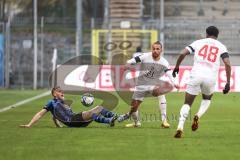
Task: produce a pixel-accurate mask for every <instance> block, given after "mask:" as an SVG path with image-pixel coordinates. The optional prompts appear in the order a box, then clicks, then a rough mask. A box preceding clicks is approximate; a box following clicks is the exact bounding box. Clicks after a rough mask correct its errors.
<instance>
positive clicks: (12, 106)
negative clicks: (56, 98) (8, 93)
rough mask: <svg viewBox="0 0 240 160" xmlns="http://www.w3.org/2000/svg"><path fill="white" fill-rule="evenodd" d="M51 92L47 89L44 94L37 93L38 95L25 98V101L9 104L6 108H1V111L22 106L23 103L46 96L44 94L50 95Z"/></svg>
mask: <svg viewBox="0 0 240 160" xmlns="http://www.w3.org/2000/svg"><path fill="white" fill-rule="evenodd" d="M49 94H50V91H47V92H44V93H42V94H40V95H37V96H34V97H31V98H28V99H25V100H23V101H20V102H17V103H15V104H13V105H10V106H7V107H4V108H2V109H0V113H1V112H5V111H7V110H9V109H12V108H16V107H18V106H21V105H23V104H26V103H29V102H32V101H34V100H37V99H39V98H42V97H44V96H47V95H49Z"/></svg>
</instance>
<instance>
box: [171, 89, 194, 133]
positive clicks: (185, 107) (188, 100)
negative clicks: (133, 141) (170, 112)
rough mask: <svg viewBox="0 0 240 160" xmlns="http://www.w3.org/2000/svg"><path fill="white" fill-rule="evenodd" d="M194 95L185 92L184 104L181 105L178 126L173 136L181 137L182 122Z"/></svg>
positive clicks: (186, 115)
mask: <svg viewBox="0 0 240 160" xmlns="http://www.w3.org/2000/svg"><path fill="white" fill-rule="evenodd" d="M195 97H196V95H191V94H189V93H187V92H186V94H185V102H184V105H183V106H182V108H181V110H180V117H179V122H178V127H177V131H176V134H175V135H174V137H175V138H181V137H182V134H183V127H184V123H185V121H186V118H187V117H188V114H189V110H190V107H191V106H192V103H193V101H194V99H195Z"/></svg>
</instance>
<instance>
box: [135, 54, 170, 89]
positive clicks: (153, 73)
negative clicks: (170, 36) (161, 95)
mask: <svg viewBox="0 0 240 160" xmlns="http://www.w3.org/2000/svg"><path fill="white" fill-rule="evenodd" d="M139 59H140V62H141V64H140V73H139V77H138V83H137V85H145V84H147V85H154V84H156V83H157V82H158V81H159V78H160V77H161V76H163V75H164V74H165V73H166V72H167V71H168V70H169V63H168V61H167V60H166V59H165V58H163V57H160V59H159V60H157V61H156V60H154V59H153V57H152V53H151V52H148V53H143V54H142V55H141V56H139Z"/></svg>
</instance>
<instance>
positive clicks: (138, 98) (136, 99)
mask: <svg viewBox="0 0 240 160" xmlns="http://www.w3.org/2000/svg"><path fill="white" fill-rule="evenodd" d="M162 50H163V49H162V44H161V43H160V42H159V41H157V42H155V43H154V44H153V45H152V52H149V53H143V54H142V55H140V56H137V57H135V58H132V59H130V60H128V61H127V65H126V68H129V65H135V64H137V63H139V65H140V74H139V77H138V79H137V84H136V87H135V91H134V93H133V97H132V102H131V109H130V111H129V112H128V113H126V114H124V115H120V116H119V117H118V121H119V122H122V121H124V120H126V119H128V118H129V117H130V116H132V118H133V120H134V123H133V124H127V127H132V126H133V127H139V126H140V125H141V123H140V121H139V114H138V107H139V106H140V104H141V103H142V101H143V100H144V97H145V96H146V95H147V94H152V95H153V96H155V97H159V105H160V108H161V112H162V127H164V128H168V127H169V126H170V125H169V124H168V122H167V115H166V99H165V96H164V95H163V94H165V93H168V92H170V91H171V90H172V89H173V85H174V86H175V87H176V88H179V85H178V84H177V83H176V82H175V80H174V78H173V77H172V72H171V71H170V69H169V64H168V61H167V60H166V59H165V58H163V57H162V56H161V53H162ZM164 74H166V75H167V76H168V77H169V78H170V80H171V82H172V83H173V85H172V84H170V83H168V82H164V81H161V80H159V78H160V77H161V76H163V75H164Z"/></svg>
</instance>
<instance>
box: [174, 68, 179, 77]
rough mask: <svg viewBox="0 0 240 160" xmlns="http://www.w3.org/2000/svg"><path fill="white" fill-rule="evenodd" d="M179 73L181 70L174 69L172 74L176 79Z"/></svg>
mask: <svg viewBox="0 0 240 160" xmlns="http://www.w3.org/2000/svg"><path fill="white" fill-rule="evenodd" d="M178 72H179V68H174V70H173V72H172V76H173V77H174V78H175V77H176V75H177V74H178Z"/></svg>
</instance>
